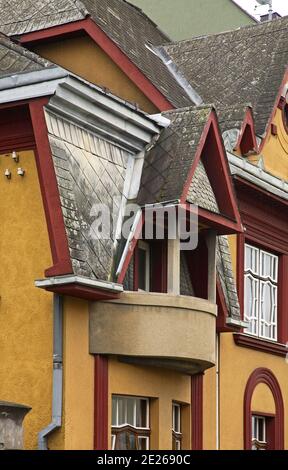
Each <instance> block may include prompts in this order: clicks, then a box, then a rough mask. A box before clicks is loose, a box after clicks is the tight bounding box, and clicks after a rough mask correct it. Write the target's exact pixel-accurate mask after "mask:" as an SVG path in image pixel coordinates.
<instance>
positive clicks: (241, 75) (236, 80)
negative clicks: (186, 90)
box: [164, 17, 288, 135]
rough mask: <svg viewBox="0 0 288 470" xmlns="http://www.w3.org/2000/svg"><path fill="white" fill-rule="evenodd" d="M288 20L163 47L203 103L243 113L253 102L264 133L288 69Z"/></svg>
mask: <svg viewBox="0 0 288 470" xmlns="http://www.w3.org/2000/svg"><path fill="white" fill-rule="evenodd" d="M287 37H288V17H286V18H282V19H278V20H274V21H270V22H267V23H260V24H257V25H253V26H247V27H243V28H239V29H237V30H234V31H228V32H225V33H220V34H216V35H211V36H204V37H198V38H194V39H191V40H187V41H181V42H178V43H173V44H168V45H164V49H165V51H166V53H168V55H169V56H170V57H171V58H172V59H173V61H174V62H175V63H176V65H177V66H178V68H179V70H180V72H181V73H183V74H184V75H185V77H186V79H187V80H188V81H189V83H190V84H191V86H192V87H193V88H194V89H195V91H196V92H197V93H198V94H199V95H200V96H201V98H202V100H203V102H204V103H213V104H214V105H215V106H216V107H217V108H218V107H220V108H221V107H224V108H225V107H227V106H228V107H231V106H233V107H235V108H239V109H241V107H243V106H244V105H246V103H251V106H252V108H253V112H254V117H255V128H256V133H257V134H259V135H262V134H264V133H265V130H266V128H267V124H268V122H269V118H270V116H271V114H272V111H273V108H274V106H275V103H276V99H277V95H278V93H279V89H280V87H281V84H282V81H283V79H284V75H285V71H286V69H287V65H288V52H287Z"/></svg>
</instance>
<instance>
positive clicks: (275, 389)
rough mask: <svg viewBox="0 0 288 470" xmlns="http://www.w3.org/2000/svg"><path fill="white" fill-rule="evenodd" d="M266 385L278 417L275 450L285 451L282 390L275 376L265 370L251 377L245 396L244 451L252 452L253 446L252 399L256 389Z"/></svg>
mask: <svg viewBox="0 0 288 470" xmlns="http://www.w3.org/2000/svg"><path fill="white" fill-rule="evenodd" d="M259 384H265V385H267V386H268V387H269V389H270V390H271V392H272V395H273V397H274V401H275V407H276V415H275V428H274V450H283V449H284V403H283V398H282V393H281V389H280V386H279V383H278V381H277V379H276V377H275V375H274V374H273V373H272V372H271V371H270V370H269V369H265V368H259V369H256V370H255V371H254V372H253V373H252V374H251V375H250V377H249V379H248V382H247V385H246V389H245V394H244V449H245V450H251V444H252V414H254V413H253V410H251V404H252V397H253V393H254V390H255V388H256V387H257V385H259Z"/></svg>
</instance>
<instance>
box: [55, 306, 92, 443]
mask: <svg viewBox="0 0 288 470" xmlns="http://www.w3.org/2000/svg"><path fill="white" fill-rule="evenodd" d="M63 338H64V348H63V356H64V357H63V359H64V364H63V365H64V375H63V379H64V380H63V381H64V388H63V395H64V403H63V426H62V428H61V429H60V430H59V431H57V432H56V433H55V434H54V435H52V436H51V438H50V439H49V448H50V449H53V450H57V449H64V450H93V439H94V357H93V356H91V355H90V354H89V312H88V302H86V301H82V300H80V299H75V298H72V297H65V299H64V331H63Z"/></svg>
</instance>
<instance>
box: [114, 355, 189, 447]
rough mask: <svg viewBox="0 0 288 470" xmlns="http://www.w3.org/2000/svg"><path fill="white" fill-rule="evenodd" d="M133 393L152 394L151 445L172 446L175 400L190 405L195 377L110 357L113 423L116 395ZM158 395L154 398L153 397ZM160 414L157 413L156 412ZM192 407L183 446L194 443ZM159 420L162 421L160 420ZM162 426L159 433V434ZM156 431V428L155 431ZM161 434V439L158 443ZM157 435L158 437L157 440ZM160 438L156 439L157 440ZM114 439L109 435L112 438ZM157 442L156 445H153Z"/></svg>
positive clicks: (185, 423) (134, 394)
mask: <svg viewBox="0 0 288 470" xmlns="http://www.w3.org/2000/svg"><path fill="white" fill-rule="evenodd" d="M113 394H116V395H131V396H140V397H141V396H142V397H148V398H151V399H152V400H151V401H152V403H153V401H154V400H155V401H154V408H152V410H151V413H150V414H151V428H152V436H151V447H152V450H155V449H157V445H158V446H159V449H160V450H169V449H172V402H173V401H177V402H180V403H183V404H186V405H189V404H190V401H191V379H190V377H189V376H187V375H182V374H178V373H176V372H173V371H170V370H165V369H158V368H157V367H143V366H134V365H130V364H129V365H128V364H123V363H121V362H118V361H117V360H116V359H110V360H109V421H108V422H109V423H111V402H112V395H113ZM153 399H154V400H153ZM155 414H156V416H155ZM189 414H190V407H189V406H187V408H186V413H184V415H185V416H184V422H183V423H182V424H183V431H184V436H183V438H184V442H183V447H184V448H186V449H187V448H189V445H190V442H191V441H190V433H191V429H190V419H189ZM157 421H158V422H157ZM158 429H160V433H159V436H157V432H158ZM155 431H156V432H155ZM155 434H156V436H157V437H158V439H159V442H157V443H156V444H155V442H156V441H157V437H156V438H155V437H154V436H155ZM153 439H154V441H153ZM155 439H156V441H155ZM110 441H111V439H109V442H110ZM153 444H154V445H153Z"/></svg>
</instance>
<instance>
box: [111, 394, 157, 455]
mask: <svg viewBox="0 0 288 470" xmlns="http://www.w3.org/2000/svg"><path fill="white" fill-rule="evenodd" d="M115 397H116V398H130V399H133V400H135V404H136V400H143V401H145V402H146V404H147V416H146V427H137V426H136V423H135V422H134V425H132V424H130V423H124V424H123V425H114V424H113V422H112V425H111V448H112V450H115V447H116V443H117V437H118V435H119V434H122V433H123V432H127V433H131V434H134V435H135V436H136V438H137V440H138V439H139V438H143V439H146V440H147V441H148V449H147V450H149V448H150V436H151V428H150V399H149V398H146V397H136V396H130V395H129V396H128V395H116V394H114V395H113V396H112V400H113V398H115ZM135 419H136V414H135Z"/></svg>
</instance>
